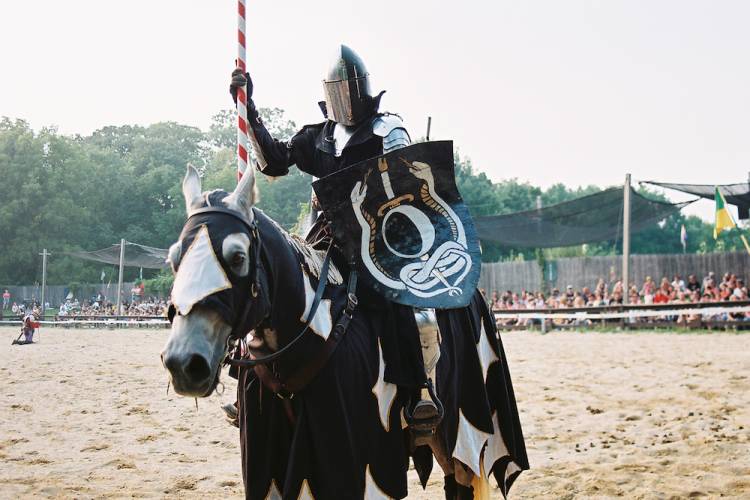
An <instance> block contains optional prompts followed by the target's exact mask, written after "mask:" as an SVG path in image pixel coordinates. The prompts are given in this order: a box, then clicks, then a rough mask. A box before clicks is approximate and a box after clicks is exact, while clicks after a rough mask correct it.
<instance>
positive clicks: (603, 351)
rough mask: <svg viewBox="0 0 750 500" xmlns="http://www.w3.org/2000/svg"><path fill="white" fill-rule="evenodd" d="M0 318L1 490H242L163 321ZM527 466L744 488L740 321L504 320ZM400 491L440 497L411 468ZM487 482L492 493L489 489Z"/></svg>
mask: <svg viewBox="0 0 750 500" xmlns="http://www.w3.org/2000/svg"><path fill="white" fill-rule="evenodd" d="M16 335H17V329H16V328H15V327H14V328H7V327H2V328H0V341H1V342H2V346H3V347H2V348H0V417H1V418H0V421H2V427H0V466H1V467H0V498H40V497H45V498H49V497H52V498H103V497H170V498H173V497H180V498H236V497H240V496H241V495H242V492H243V490H242V479H241V475H240V462H239V445H238V435H237V431H236V429H234V428H233V427H230V426H229V425H227V424H225V423H224V421H223V418H222V414H221V410H220V408H219V404H220V403H221V402H223V401H229V400H231V399H232V392H233V387H232V386H230V385H229V384H228V385H227V389H226V393H225V395H224V396H223V397H220V396H218V395H213V396H212V397H210V398H208V399H204V400H200V401H199V402H198V409H197V410H196V408H195V403H194V401H193V400H192V399H185V398H181V397H178V396H176V395H174V394H171V393H170V394H169V395H167V394H166V387H167V378H166V374H165V372H164V371H163V370H162V368H161V366H160V363H159V351H160V350H161V347H162V346H163V344H164V342H165V340H166V337H167V332H166V331H164V330H73V329H59V328H58V329H53V328H44V329H43V330H42V332H41V338H40V341H39V342H38V343H37V344H34V345H28V346H20V347H19V346H11V345H10V344H11V340H12V339H13V338H14V337H15V336H16ZM503 340H504V343H505V349H506V352H507V354H508V357H509V363H510V370H511V373H512V375H513V379H514V383H515V389H516V396H517V398H518V405H519V408H520V411H521V420H522V424H523V427H524V432H525V434H526V443H527V447H528V451H529V460H530V461H531V465H532V470H531V471H528V472H525V473H524V474H522V475H521V477H520V478H519V480H518V481H517V482H516V484H515V485H514V487H513V490H512V492H511V498H535V499H536V498H551V499H552V498H554V499H560V498H609V497H616V496H622V497H626V498H664V499H668V498H717V497H736V498H740V497H744V498H750V446H749V445H750V336H748V335H736V334H669V333H627V334H619V333H617V334H615V333H607V334H598V333H573V332H567V333H553V334H548V335H544V336H542V335H540V334H534V333H531V334H530V333H507V334H504V335H503ZM410 474H411V475H410V493H411V494H410V498H420V499H427V498H430V499H433V498H434V499H439V498H442V477H440V475H439V474H437V473H435V474H434V475H433V477H432V479H431V481H430V485H429V488H428V490H427V491H425V492H423V491H422V490H421V488H420V487H419V486H418V483H417V480H416V476H415V475H414V473H413V471H412V472H411V473H410ZM493 497H498V498H500V497H501V495H500V494H499V493H498V491H497V490H494V495H493Z"/></svg>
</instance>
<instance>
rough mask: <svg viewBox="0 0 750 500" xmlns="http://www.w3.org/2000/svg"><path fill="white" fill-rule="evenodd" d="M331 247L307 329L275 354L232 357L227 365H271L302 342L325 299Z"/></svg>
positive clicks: (307, 321) (322, 268) (323, 267)
mask: <svg viewBox="0 0 750 500" xmlns="http://www.w3.org/2000/svg"><path fill="white" fill-rule="evenodd" d="M331 246H332V245H329V246H328V249H327V250H326V256H325V258H324V259H323V265H322V266H321V269H320V279H319V280H318V287H317V289H316V290H315V298H313V302H312V305H311V307H310V312H309V313H308V315H307V319H306V320H305V327H304V328H303V329H302V331H301V332H299V333H298V334H297V336H296V337H294V338H293V339H292V340H291V341H290V342H289V343H288V344H287V345H285V346H284V347H282V348H281V349H279V350H278V351H276V352H274V353H273V354H269V355H268V356H264V357H262V358H255V359H235V358H231V357H227V358H226V360H225V363H227V364H229V365H231V366H238V367H240V366H241V367H245V368H248V367H253V366H257V365H265V364H268V363H271V362H272V361H275V360H277V359H279V358H280V357H282V356H283V355H284V354H286V353H287V352H289V351H290V350H292V348H293V347H294V346H295V345H296V344H297V342H299V341H300V340H302V337H304V335H305V334H306V333H307V332H308V330H310V325H311V324H312V321H313V318H314V317H315V313H317V311H318V306H319V305H320V301H321V300H322V299H323V292H325V289H326V283H328V269H329V268H330V266H331ZM232 338H236V337H234V332H233V335H232V336H230V338H229V340H230V341H231V339H232Z"/></svg>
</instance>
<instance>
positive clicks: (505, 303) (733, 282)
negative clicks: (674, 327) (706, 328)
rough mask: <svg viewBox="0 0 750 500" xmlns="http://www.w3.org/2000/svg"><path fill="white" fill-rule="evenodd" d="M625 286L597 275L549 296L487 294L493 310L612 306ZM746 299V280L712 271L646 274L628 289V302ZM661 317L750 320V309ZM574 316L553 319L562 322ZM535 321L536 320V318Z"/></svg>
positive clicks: (506, 321)
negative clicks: (589, 283)
mask: <svg viewBox="0 0 750 500" xmlns="http://www.w3.org/2000/svg"><path fill="white" fill-rule="evenodd" d="M624 295H625V290H624V286H623V283H622V281H616V282H614V283H610V284H607V283H606V282H605V281H604V280H603V279H599V280H598V282H597V283H596V285H595V286H594V287H593V288H589V287H586V286H585V287H583V288H581V289H580V290H576V289H574V287H573V286H571V285H568V286H567V287H566V288H565V290H562V291H561V290H559V289H557V288H555V289H553V290H552V292H551V293H550V294H549V296H547V295H545V294H544V293H543V292H540V291H527V290H523V291H521V292H520V293H514V292H512V291H510V290H508V291H505V292H502V293H500V292H498V291H493V292H492V293H491V295H490V297H488V302H489V304H490V307H491V308H492V310H493V311H494V312H508V311H512V310H521V309H527V310H528V309H568V308H586V307H596V306H615V305H621V304H623V297H624ZM743 300H748V288H747V285H746V283H745V280H744V279H742V278H740V277H738V276H737V275H736V274H732V273H725V274H724V275H723V277H722V278H721V279H717V277H716V275H715V274H714V273H713V272H710V273H708V275H706V276H705V277H704V278H703V279H702V280H699V279H698V278H697V277H696V276H695V275H694V274H691V275H689V276H688V278H687V281H686V280H684V279H682V277H681V276H680V275H675V276H674V277H673V279H672V280H671V281H670V280H669V279H668V278H667V277H663V278H662V279H661V280H660V281H659V282H658V283H657V282H656V281H654V280H653V279H652V278H651V276H647V277H646V279H645V280H644V282H643V284H642V285H641V286H640V287H639V286H637V285H636V284H633V285H631V286H630V289H629V290H628V303H629V304H689V303H699V302H722V301H729V302H736V301H743ZM659 319H661V320H669V321H675V322H677V323H680V324H682V323H690V322H695V321H700V320H701V319H703V320H721V321H750V313H725V314H723V315H719V316H707V315H705V314H704V315H676V316H668V317H661V318H659ZM574 321H577V320H570V321H568V320H559V321H557V320H555V322H559V323H565V322H574ZM530 322H531V321H530V320H527V319H524V318H523V317H520V318H519V319H515V318H502V319H500V321H499V322H498V324H518V325H522V324H526V323H530ZM537 322H538V321H537Z"/></svg>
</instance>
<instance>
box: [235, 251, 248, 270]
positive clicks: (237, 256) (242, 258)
mask: <svg viewBox="0 0 750 500" xmlns="http://www.w3.org/2000/svg"><path fill="white" fill-rule="evenodd" d="M244 262H245V255H244V254H241V253H239V252H237V253H236V254H234V255H232V266H238V267H239V266H241V265H242V264H243V263H244Z"/></svg>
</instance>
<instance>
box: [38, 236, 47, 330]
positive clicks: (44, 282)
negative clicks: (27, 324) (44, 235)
mask: <svg viewBox="0 0 750 500" xmlns="http://www.w3.org/2000/svg"><path fill="white" fill-rule="evenodd" d="M48 255H49V254H48V253H47V249H46V248H45V249H43V250H42V253H41V256H42V293H41V294H40V295H41V302H42V320H44V300H45V293H44V291H45V288H47V256H48Z"/></svg>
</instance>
